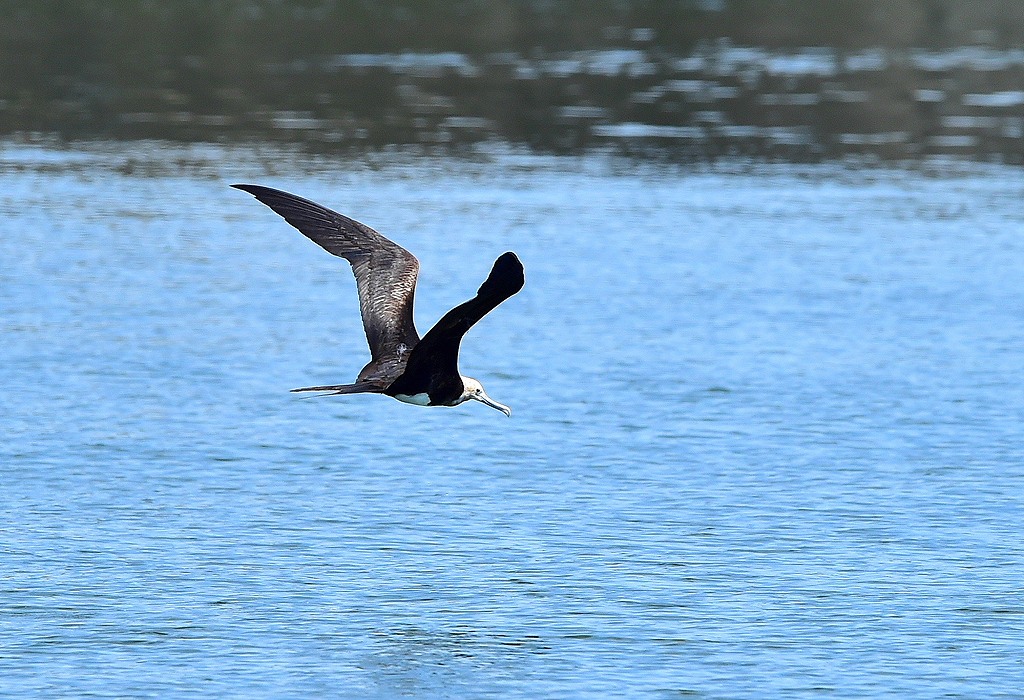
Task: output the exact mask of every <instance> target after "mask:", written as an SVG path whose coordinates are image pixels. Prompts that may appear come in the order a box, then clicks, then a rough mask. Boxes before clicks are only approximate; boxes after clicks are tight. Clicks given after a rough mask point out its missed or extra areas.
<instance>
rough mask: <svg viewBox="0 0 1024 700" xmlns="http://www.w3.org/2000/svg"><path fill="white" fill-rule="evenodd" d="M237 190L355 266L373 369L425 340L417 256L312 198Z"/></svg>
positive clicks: (265, 190)
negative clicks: (419, 318) (417, 301)
mask: <svg viewBox="0 0 1024 700" xmlns="http://www.w3.org/2000/svg"><path fill="white" fill-rule="evenodd" d="M232 187H234V188H236V189H239V190H242V191H243V192H248V193H249V194H251V195H252V196H254V197H255V198H256V199H258V200H259V201H261V202H263V203H264V204H266V205H267V206H268V207H270V208H271V209H273V210H274V211H275V212H277V213H278V214H280V215H281V216H282V217H284V220H285V221H287V222H288V223H289V224H291V225H292V226H294V227H295V228H297V229H298V230H299V231H300V232H302V233H303V234H304V235H305V236H306V237H307V238H309V239H310V240H311V241H313V242H314V243H316V244H317V245H319V246H320V247H321V248H323V249H324V250H326V251H327V252H328V253H331V254H332V255H337V256H338V257H341V258H345V259H346V260H348V261H349V263H351V264H352V272H353V273H354V274H355V277H356V287H357V289H358V292H359V310H360V312H361V314H362V317H363V329H364V330H365V331H366V341H367V343H369V345H370V354H371V355H372V356H373V359H372V360H371V365H373V364H375V363H377V362H378V361H381V360H383V361H385V363H386V364H392V363H391V362H388V361H390V360H393V359H395V358H398V359H401V356H402V355H403V354H404V353H405V352H406V351H407V350H408V349H411V348H413V347H414V346H415V345H416V344H417V342H419V334H417V333H416V325H415V323H414V322H413V314H412V307H413V296H414V294H415V292H416V276H417V274H418V273H419V269H420V264H419V261H417V260H416V258H415V257H414V256H413V254H412V253H410V252H409V251H407V250H406V249H405V248H402V247H401V246H400V245H398V244H397V243H394V242H393V241H389V240H388V239H387V238H385V237H384V236H382V235H380V234H379V233H377V232H376V231H374V230H373V229H372V228H370V227H369V226H366V225H364V224H361V223H359V222H358V221H355V220H354V219H350V218H348V217H347V216H343V215H342V214H339V213H338V212H336V211H331V210H330V209H328V208H327V207H323V206H321V205H319V204H317V203H316V202H311V201H310V200H308V199H303V198H302V197H297V196H296V195H294V194H289V193H288V192H283V191H281V190H275V189H272V188H270V187H263V186H261V185H232ZM485 313H486V312H485ZM403 346H404V347H403ZM369 368H370V365H368V366H367V368H365V369H364V373H366V370H367V369H369Z"/></svg>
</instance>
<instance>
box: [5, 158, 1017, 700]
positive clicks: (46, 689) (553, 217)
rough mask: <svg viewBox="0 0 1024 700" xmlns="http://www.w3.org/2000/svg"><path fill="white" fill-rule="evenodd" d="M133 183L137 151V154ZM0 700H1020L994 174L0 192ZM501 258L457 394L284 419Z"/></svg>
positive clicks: (556, 166) (26, 165) (557, 169)
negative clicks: (325, 210)
mask: <svg viewBox="0 0 1024 700" xmlns="http://www.w3.org/2000/svg"><path fill="white" fill-rule="evenodd" d="M140 149H141V150H140ZM0 181H2V183H3V187H2V188H0V336H2V338H3V345H2V350H0V386H2V387H3V389H4V395H3V402H2V403H3V406H2V408H0V431H2V436H3V439H2V441H0V464H2V477H3V489H2V491H3V493H2V496H0V530H2V532H3V533H4V537H3V541H2V543H0V553H2V557H0V586H2V596H0V611H2V614H0V625H2V636H0V638H2V639H3V643H2V652H0V677H2V678H3V679H4V680H3V682H2V688H3V691H2V692H4V693H9V694H11V696H17V697H56V696H86V695H92V696H100V697H114V696H117V697H125V696H142V695H155V696H160V697H169V696H174V695H178V696H188V697H250V698H251V697H268V698H269V697H285V696H290V697H315V696H328V697H395V696H399V695H409V696H420V697H466V696H469V697H503V698H508V697H512V698H514V697H521V698H537V697H577V696H589V697H599V696H600V697H605V696H615V695H624V696H647V697H678V696H680V695H683V696H691V695H692V696H696V697H732V698H735V697H769V696H771V697H818V696H829V697H878V696H896V695H898V696H900V697H936V696H938V695H945V696H949V697H965V698H977V697H1011V696H1016V695H1017V694H1018V693H1019V692H1020V688H1021V687H1024V669H1022V666H1021V658H1022V654H1024V643H1022V641H1021V640H1022V639H1024V597H1022V593H1021V581H1022V580H1024V566H1022V556H1021V546H1020V542H1021V534H1022V533H1021V526H1020V523H1021V522H1022V516H1024V512H1022V495H1021V494H1022V493H1024V460H1022V458H1021V445H1022V438H1024V429H1022V427H1021V426H1022V421H1024V388H1022V386H1024V385H1022V382H1021V369H1022V367H1024V352H1022V350H1021V348H1022V347H1024V275H1021V261H1022V259H1024V242H1022V238H1021V233H1022V230H1024V207H1022V206H1021V202H1022V194H1024V185H1022V182H1024V181H1022V180H1021V177H1020V172H1019V171H1018V170H1014V169H1009V168H1004V167H996V166H981V165H957V164H955V163H948V162H938V163H934V164H930V165H923V166H917V167H914V168H906V169H899V168H894V169H878V168H856V167H851V166H845V165H834V164H833V165H822V166H813V167H798V168H797V167H792V166H751V165H744V164H734V165H730V164H722V165H719V166H716V167H714V168H710V169H678V168H666V167H654V166H642V165H638V164H636V163H634V162H630V161H623V160H616V159H608V158H603V157H596V156H595V157H584V158H562V159H556V158H538V157H532V156H523V155H517V154H515V153H498V154H495V155H494V156H493V157H490V158H486V159H482V160H465V161H453V160H440V159H429V158H412V157H403V156H394V157H378V158H376V159H374V160H373V161H372V162H366V163H359V164H356V163H330V162H327V161H324V160H311V159H308V158H304V157H301V156H298V155H296V154H294V153H288V152H277V151H274V152H264V153H259V152H256V151H245V150H241V149H239V150H227V151H222V150H217V149H203V148H193V149H187V148H173V149H172V148H161V147H159V146H158V145H152V144H149V145H147V144H141V145H134V146H130V147H128V146H117V145H109V146H101V147H96V148H93V149H91V150H81V151H60V150H45V149H31V148H16V147H7V148H5V149H4V150H2V151H0ZM238 181H242V182H245V181H256V182H259V183H263V184H268V185H274V186H279V187H282V188H285V189H288V190H291V191H294V192H297V193H299V194H302V195H304V196H307V197H310V198H312V199H316V200H318V201H321V202H323V203H325V204H327V205H329V206H333V207H334V208H337V209H339V210H340V211H342V212H344V213H347V214H349V215H351V216H354V217H356V218H358V219H360V220H362V221H364V222H366V223H368V224H370V225H372V226H374V227H376V228H378V229H379V230H381V231H382V232H384V233H385V234H387V235H390V236H392V237H393V238H395V239H396V240H397V241H398V242H399V243H401V244H402V245H405V246H406V247H408V248H409V249H410V250H412V251H413V252H415V253H416V255H417V256H418V257H419V258H420V260H421V263H422V273H421V276H420V287H419V290H418V293H417V301H418V313H417V318H418V321H419V326H420V330H421V332H424V331H425V330H426V329H427V328H428V327H429V326H430V324H431V323H432V322H433V321H434V320H435V319H437V318H438V317H439V316H440V315H441V314H442V313H443V312H444V311H446V310H447V309H448V308H450V307H451V306H452V305H454V304H455V303H458V302H460V301H462V300H464V299H466V298H468V296H470V295H471V294H472V293H473V291H474V290H475V289H476V287H477V285H478V284H479V283H480V281H481V280H482V279H483V277H484V276H485V275H486V273H487V271H488V269H489V267H490V264H491V262H492V261H493V259H494V258H495V257H496V256H497V255H498V254H500V253H501V252H503V251H505V250H515V251H516V252H517V253H518V254H519V255H520V257H521V258H522V259H523V261H524V263H525V265H526V269H527V286H526V288H525V289H524V290H523V292H522V293H521V294H520V295H518V296H516V297H514V298H513V299H511V300H510V301H509V302H507V303H506V304H504V305H503V306H502V307H500V308H499V309H498V310H497V311H496V312H495V313H494V314H493V315H491V316H489V317H488V318H487V319H486V320H485V321H483V322H482V323H481V324H480V325H479V326H478V327H476V328H475V329H474V330H473V331H472V333H471V334H470V335H469V336H468V337H467V339H466V342H465V344H464V346H463V360H462V370H463V371H464V373H466V374H469V375H472V376H475V377H477V378H479V379H480V380H481V381H482V382H483V383H484V386H485V387H486V388H487V390H488V392H489V393H490V394H491V395H492V396H493V397H494V398H495V399H497V400H499V401H501V402H503V403H508V404H509V405H511V406H512V408H513V417H512V418H511V419H506V418H505V417H504V416H503V415H501V414H500V413H498V412H497V411H493V410H489V409H487V408H485V407H483V406H480V405H476V404H474V405H471V406H464V407H461V408H459V409H451V410H442V409H437V410H426V409H419V408H415V407H411V406H406V405H402V404H400V403H398V402H395V401H392V400H390V399H386V398H383V397H374V396H356V397H346V398H339V399H335V400H328V399H320V400H300V399H298V398H296V397H295V396H293V395H289V394H288V393H287V390H288V389H290V388H292V387H295V386H302V385H307V384H311V383H321V382H335V381H347V380H349V379H350V378H352V377H353V376H354V375H355V373H356V372H357V371H358V369H359V367H361V366H362V363H363V362H364V361H365V359H366V349H365V341H364V339H363V337H362V331H361V328H360V325H359V317H358V313H357V306H356V299H355V289H354V287H355V285H354V283H353V281H352V279H351V275H350V273H349V272H348V270H347V269H346V267H345V265H344V263H343V262H342V261H339V260H337V259H334V258H331V257H330V256H328V255H326V254H324V253H323V252H322V251H321V250H319V249H318V248H316V247H315V246H313V245H312V244H310V243H309V242H308V241H306V240H305V239H303V238H302V237H301V236H300V235H299V234H298V233H296V232H295V231H293V230H291V229H290V228H289V227H288V226H287V225H286V224H284V223H283V222H282V221H281V220H279V219H278V218H277V217H276V216H274V215H273V214H272V213H271V212H269V211H268V210H266V209H265V208H264V207H261V206H260V205H259V204H257V203H256V202H254V201H252V199H251V198H249V197H247V196H246V195H243V194H242V193H239V192H236V191H234V190H231V189H229V188H228V187H227V184H228V183H231V182H238Z"/></svg>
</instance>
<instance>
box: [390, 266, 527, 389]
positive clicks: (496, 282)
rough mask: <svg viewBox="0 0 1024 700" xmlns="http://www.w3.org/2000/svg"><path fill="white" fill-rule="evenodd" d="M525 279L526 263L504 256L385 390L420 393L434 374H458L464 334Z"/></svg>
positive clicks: (427, 337) (426, 338) (430, 334)
mask: <svg viewBox="0 0 1024 700" xmlns="http://www.w3.org/2000/svg"><path fill="white" fill-rule="evenodd" d="M525 281H526V278H525V275H524V273H523V264H522V263H521V262H519V258H517V257H516V255H515V253H504V254H503V255H501V256H500V257H499V258H498V259H497V260H496V261H495V262H494V267H492V268H491V273H490V274H489V275H488V276H487V279H486V280H485V281H484V283H483V284H482V285H480V289H479V290H477V293H476V296H475V297H473V298H472V299H470V300H469V301H467V302H465V303H463V304H459V305H458V306H456V307H455V308H454V309H452V310H451V311H449V312H448V313H446V314H445V315H444V316H443V317H442V318H441V320H440V321H438V322H437V323H435V324H434V327H433V328H431V329H430V331H429V332H428V333H427V334H426V335H425V336H423V340H421V341H420V342H419V344H417V345H416V346H415V347H414V348H413V349H412V353H411V354H410V355H409V362H408V363H407V364H406V366H405V372H404V373H403V374H402V375H401V376H400V377H399V378H398V379H397V380H396V381H395V383H394V384H392V385H391V386H390V387H388V389H387V392H386V393H388V394H394V393H403V394H404V393H408V394H415V393H419V392H420V391H423V389H422V387H425V386H428V385H430V384H431V382H430V377H431V376H432V375H437V376H454V377H458V374H459V345H460V344H461V343H462V336H464V335H466V332H467V331H468V330H469V329H470V328H472V327H473V324H475V323H476V322H477V321H479V320H480V319H482V318H483V317H484V316H486V315H487V314H489V313H490V312H491V311H492V310H494V308H495V307H496V306H498V304H500V303H501V302H503V301H505V300H506V299H508V298H509V297H510V296H512V295H513V294H515V293H516V292H518V291H519V290H520V289H522V288H523V284H524V283H525Z"/></svg>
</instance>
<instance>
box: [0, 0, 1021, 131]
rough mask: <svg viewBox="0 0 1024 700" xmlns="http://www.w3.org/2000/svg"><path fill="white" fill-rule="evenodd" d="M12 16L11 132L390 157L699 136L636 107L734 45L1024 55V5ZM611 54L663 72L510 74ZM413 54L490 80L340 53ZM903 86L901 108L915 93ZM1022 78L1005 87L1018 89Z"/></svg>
mask: <svg viewBox="0 0 1024 700" xmlns="http://www.w3.org/2000/svg"><path fill="white" fill-rule="evenodd" d="M0 13H2V17H3V20H4V21H3V22H2V23H0V133H8V134H10V133H25V132H46V133H57V134H62V135H64V136H67V137H71V138H74V137H79V136H82V137H95V136H99V137H104V136H111V137H137V136H145V137H148V136H159V137H167V138H184V139H191V138H196V139H208V138H215V139H220V138H232V137H241V138H250V137H253V136H255V137H266V136H268V135H269V136H270V137H272V138H292V137H293V136H295V135H297V134H299V133H300V129H303V128H305V127H302V123H303V120H306V121H309V122H311V123H312V120H322V122H323V123H330V124H331V129H330V133H327V132H326V131H325V130H324V129H323V128H321V127H309V128H308V129H307V131H313V130H317V129H318V130H319V131H318V136H317V137H318V138H323V139H327V140H333V141H335V142H350V141H352V140H353V139H363V140H368V141H369V142H377V143H391V142H408V141H414V140H416V139H417V138H420V135H421V134H422V133H423V132H424V129H427V130H433V129H435V127H436V126H437V124H440V123H442V122H443V121H444V119H445V118H446V117H449V116H451V117H455V118H468V119H473V118H483V119H486V120H488V121H489V122H490V123H493V124H498V125H499V127H500V128H499V129H498V132H499V133H502V134H504V136H505V137H507V138H511V139H513V140H518V139H526V140H538V138H540V140H542V141H543V140H544V139H548V140H550V139H549V138H548V137H547V136H541V137H538V136H537V135H538V134H542V135H543V134H548V133H551V132H552V129H553V128H554V126H557V124H556V122H557V120H558V119H562V120H563V121H564V120H565V119H567V118H568V117H566V114H577V115H580V114H585V110H586V109H587V108H594V107H601V108H603V109H605V110H606V112H607V114H608V115H611V116H612V117H614V116H619V117H620V118H624V119H643V120H645V121H650V122H651V123H655V124H666V125H671V124H689V123H692V122H693V119H695V118H696V117H697V116H700V114H701V110H702V109H704V107H701V104H702V103H701V104H699V103H697V102H694V103H693V104H689V103H688V104H685V105H683V106H682V107H680V108H679V109H677V110H676V111H675V112H672V111H664V110H662V111H661V112H658V113H652V114H650V115H641V114H639V113H636V112H637V109H634V108H633V107H629V108H628V109H626V108H625V107H622V105H627V103H629V102H630V100H632V99H633V98H634V97H635V96H636V95H635V93H637V91H643V90H647V89H654V88H657V86H658V85H660V84H661V82H660V81H663V80H665V79H669V78H671V77H672V75H670V72H671V70H674V69H671V68H670V66H671V65H672V61H671V59H672V57H678V56H686V55H690V54H693V53H695V52H696V53H700V52H702V51H706V50H708V47H714V46H718V45H721V44H722V43H723V42H731V43H732V44H735V45H741V46H758V47H766V48H787V47H789V48H791V47H815V46H817V47H829V49H830V50H834V51H835V53H836V55H837V56H841V55H842V54H843V52H845V51H852V50H856V49H859V48H864V47H886V48H894V49H900V48H906V47H926V48H941V47H948V46H964V45H969V44H983V45H986V46H993V47H1009V46H1022V45H1024V0H0ZM602 48H626V49H639V50H641V51H642V52H643V54H644V56H646V57H647V58H648V60H649V61H650V63H651V65H654V66H656V68H655V69H654V73H653V74H650V75H640V76H635V75H625V74H623V75H616V76H607V77H595V76H590V77H588V78H585V77H582V76H574V77H570V78H565V79H561V80H557V79H554V78H552V77H551V76H541V77H538V78H536V79H523V76H522V75H520V74H517V73H516V69H515V68H514V67H511V66H512V65H513V64H514V63H515V62H516V61H519V65H521V64H522V63H523V62H526V63H530V62H536V61H543V60H544V59H552V58H555V59H557V58H558V57H559V56H565V55H566V52H572V51H579V50H585V49H602ZM402 52H421V53H437V52H455V53H457V54H467V55H469V56H476V57H482V56H484V55H486V60H483V61H477V63H478V64H481V65H487V66H491V67H490V68H488V69H487V70H486V71H484V72H482V73H481V74H479V75H476V76H473V77H467V75H466V74H465V73H460V71H459V70H458V69H457V68H453V69H443V70H442V74H441V75H438V76H427V77H424V76H419V77H416V78H415V79H414V78H412V77H410V76H408V75H406V76H403V75H401V74H400V72H399V71H389V70H383V69H378V70H373V69H367V68H362V67H359V66H358V65H357V66H356V67H355V68H351V69H338V68H337V67H336V66H335V67H334V68H332V67H331V61H330V58H331V57H332V56H338V55H346V54H349V55H350V54H398V53H402ZM501 54H507V55H509V56H512V57H514V59H512V60H510V61H507V62H505V61H503V59H501V57H500V55H501ZM496 56H497V58H496ZM837 60H838V59H837ZM357 63H358V62H357ZM456 63H457V61H456ZM897 64H898V62H897ZM889 73H890V74H891V75H890V74H887V75H886V77H885V80H886V81H888V82H887V83H886V84H887V85H890V86H897V87H898V88H899V89H898V90H897V89H895V88H894V89H893V90H890V92H891V93H892V94H893V95H894V96H895V97H893V98H892V99H893V100H895V101H896V102H898V103H899V106H900V107H899V108H900V110H904V108H905V106H906V104H909V102H908V100H911V99H912V97H913V95H914V92H913V86H912V84H911V79H910V78H907V77H905V76H903V74H902V73H900V72H899V71H898V70H896V71H895V72H894V71H893V70H890V71H889ZM897 73H899V74H897ZM1007 75H1008V76H1009V77H1007V78H1006V80H1007V81H1010V83H1009V87H1002V88H1000V89H1009V88H1012V81H1013V80H1015V77H1014V76H1015V75H1016V74H1007ZM688 77H700V76H688ZM989 82H992V81H991V80H990V81H989ZM981 87H984V86H981ZM981 87H979V88H978V89H981ZM989 87H990V89H997V88H999V86H998V85H996V84H994V83H993V85H991V86H989ZM659 89H660V88H659ZM727 89H729V90H733V89H735V88H733V87H729V88H727ZM755 89H756V88H755ZM766 89H767V88H766ZM793 89H796V88H793ZM801 89H803V88H801ZM808 89H810V88H808ZM814 89H817V88H814ZM972 89H973V88H972ZM876 92H878V91H876ZM652 99H654V98H652ZM650 104H652V105H654V104H655V103H654V102H650ZM579 105H582V107H583V109H584V112H580V111H579V110H576V111H575V112H573V111H572V110H573V109H575V107H576V106H579ZM656 106H658V107H659V109H661V108H662V107H664V105H662V104H661V102H658V103H657V105H656ZM748 107H749V109H748V111H750V112H751V114H754V115H755V116H756V114H760V113H761V112H763V111H764V110H761V109H760V108H759V107H757V105H756V104H754V103H751V104H750V105H748ZM890 107H891V105H887V106H886V109H889V108H890ZM566 109H569V112H566ZM666 109H667V108H666ZM880 109H881V108H880ZM776 111H778V110H776ZM889 111H893V110H892V109H889ZM897 111H899V110H897ZM595 113H597V112H595ZM755 113H756V114H755ZM695 115H696V116H695ZM941 117H942V115H941V114H938V113H937V114H936V115H935V116H934V118H935V119H940V118H941ZM580 118H581V119H583V118H584V117H580ZM609 118H611V117H609ZM687 120H689V121H687ZM424 123H427V126H426V127H424V126H423V124H424ZM462 123H463V124H467V123H472V122H466V121H463V122H462ZM553 125H554V126H553ZM878 128H881V127H878ZM887 128H888V127H887Z"/></svg>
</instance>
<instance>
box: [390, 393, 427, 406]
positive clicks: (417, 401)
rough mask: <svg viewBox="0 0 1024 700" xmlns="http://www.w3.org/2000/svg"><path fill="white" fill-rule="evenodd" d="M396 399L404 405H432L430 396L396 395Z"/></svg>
mask: <svg viewBox="0 0 1024 700" xmlns="http://www.w3.org/2000/svg"><path fill="white" fill-rule="evenodd" d="M395 398H396V399H398V400H399V401H401V402H402V403H411V404H414V405H416V406H428V405H430V394H426V393H424V394H411V395H410V394H395Z"/></svg>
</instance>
